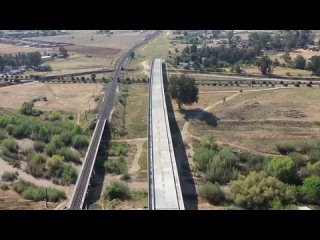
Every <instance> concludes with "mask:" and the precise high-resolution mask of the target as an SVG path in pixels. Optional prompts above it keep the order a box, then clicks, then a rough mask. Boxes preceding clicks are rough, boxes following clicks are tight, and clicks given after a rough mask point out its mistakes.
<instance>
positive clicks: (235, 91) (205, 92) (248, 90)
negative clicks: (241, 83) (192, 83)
mask: <svg viewBox="0 0 320 240" xmlns="http://www.w3.org/2000/svg"><path fill="white" fill-rule="evenodd" d="M239 88H241V87H239ZM278 89H293V87H273V88H259V89H245V90H242V92H259V91H271V90H278ZM238 92H239V91H238V90H208V91H206V90H202V91H199V94H211V93H238Z"/></svg>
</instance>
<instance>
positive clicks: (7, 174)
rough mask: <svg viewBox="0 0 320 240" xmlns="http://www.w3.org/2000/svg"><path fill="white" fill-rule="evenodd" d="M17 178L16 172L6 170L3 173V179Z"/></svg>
mask: <svg viewBox="0 0 320 240" xmlns="http://www.w3.org/2000/svg"><path fill="white" fill-rule="evenodd" d="M16 179H17V174H16V173H14V172H8V171H6V172H4V173H2V175H1V180H2V181H6V182H12V181H14V180H16Z"/></svg>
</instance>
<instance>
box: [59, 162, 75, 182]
mask: <svg viewBox="0 0 320 240" xmlns="http://www.w3.org/2000/svg"><path fill="white" fill-rule="evenodd" d="M77 178H78V174H77V170H76V169H75V168H74V167H73V166H72V165H71V164H65V165H64V166H63V171H62V178H61V180H62V182H61V183H62V185H69V184H74V183H76V181H77Z"/></svg>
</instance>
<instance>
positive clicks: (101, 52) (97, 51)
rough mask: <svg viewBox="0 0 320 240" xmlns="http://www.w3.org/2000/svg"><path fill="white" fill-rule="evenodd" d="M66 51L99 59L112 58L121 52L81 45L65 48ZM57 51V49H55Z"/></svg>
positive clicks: (113, 49)
mask: <svg viewBox="0 0 320 240" xmlns="http://www.w3.org/2000/svg"><path fill="white" fill-rule="evenodd" d="M65 48H66V49H67V50H68V51H70V52H74V53H78V54H83V55H92V56H99V57H110V56H114V55H116V54H117V53H119V52H120V51H121V49H115V48H106V47H95V46H83V45H71V46H66V47H65ZM55 51H59V49H58V48H57V49H55Z"/></svg>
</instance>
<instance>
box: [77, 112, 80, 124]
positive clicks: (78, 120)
mask: <svg viewBox="0 0 320 240" xmlns="http://www.w3.org/2000/svg"><path fill="white" fill-rule="evenodd" d="M77 125H80V113H78V114H77Z"/></svg>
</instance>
